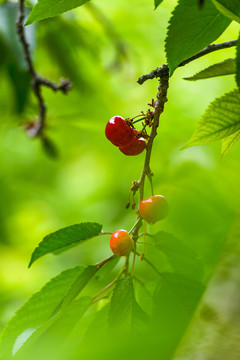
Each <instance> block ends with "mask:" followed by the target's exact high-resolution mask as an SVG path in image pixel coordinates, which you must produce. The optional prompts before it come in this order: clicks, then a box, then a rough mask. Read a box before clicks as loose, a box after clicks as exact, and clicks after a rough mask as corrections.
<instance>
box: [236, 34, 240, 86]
mask: <svg viewBox="0 0 240 360" xmlns="http://www.w3.org/2000/svg"><path fill="white" fill-rule="evenodd" d="M236 67H237V72H236V83H237V86H238V89H239V90H240V34H239V37H238V41H237V58H236Z"/></svg>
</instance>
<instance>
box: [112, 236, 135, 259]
mask: <svg viewBox="0 0 240 360" xmlns="http://www.w3.org/2000/svg"><path fill="white" fill-rule="evenodd" d="M133 246H134V242H133V239H132V238H131V236H130V235H129V233H128V232H127V231H126V230H117V231H115V232H114V233H113V234H112V236H111V239H110V248H111V250H112V252H113V253H114V254H115V255H117V256H124V255H127V254H129V253H130V251H132V249H133Z"/></svg>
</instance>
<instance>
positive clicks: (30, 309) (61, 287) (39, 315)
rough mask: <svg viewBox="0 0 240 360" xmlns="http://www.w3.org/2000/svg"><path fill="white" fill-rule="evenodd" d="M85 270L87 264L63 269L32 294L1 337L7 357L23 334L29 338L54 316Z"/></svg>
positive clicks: (2, 348)
mask: <svg viewBox="0 0 240 360" xmlns="http://www.w3.org/2000/svg"><path fill="white" fill-rule="evenodd" d="M84 270H85V266H76V267H74V268H72V269H68V270H65V271H63V272H62V273H61V274H59V275H57V276H56V277H54V278H53V279H51V280H50V281H49V282H48V283H47V284H46V285H44V287H43V288H42V289H41V290H40V291H38V292H37V293H35V294H34V295H32V297H31V298H30V299H29V300H28V301H27V302H26V303H25V304H24V305H23V306H22V307H21V308H20V309H19V310H18V311H17V312H16V314H15V315H14V316H13V318H12V319H11V320H10V321H9V323H8V325H7V326H6V328H5V329H4V331H3V333H2V335H1V338H0V346H1V352H2V353H3V354H4V356H5V358H6V359H8V357H9V356H10V354H11V352H12V350H13V346H14V343H15V341H16V339H17V338H18V337H19V336H20V335H21V334H25V339H26V340H27V338H28V337H29V336H31V334H32V333H34V331H35V330H36V329H37V328H38V327H39V326H40V325H41V324H43V323H44V322H46V321H48V320H49V319H50V318H51V317H52V314H53V312H54V311H55V309H56V308H57V306H58V305H59V303H61V301H62V300H63V298H64V297H65V295H66V294H67V293H68V292H69V290H70V288H71V286H72V283H73V282H74V281H75V280H76V279H77V278H78V277H79V275H80V274H81V273H83V272H84ZM22 338H23V336H22ZM15 347H16V345H15Z"/></svg>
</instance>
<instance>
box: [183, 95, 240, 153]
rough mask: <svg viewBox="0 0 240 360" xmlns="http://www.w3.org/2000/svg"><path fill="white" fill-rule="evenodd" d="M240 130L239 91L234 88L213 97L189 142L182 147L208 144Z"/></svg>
mask: <svg viewBox="0 0 240 360" xmlns="http://www.w3.org/2000/svg"><path fill="white" fill-rule="evenodd" d="M238 130H240V93H239V90H234V91H232V92H230V93H227V94H225V95H224V96H222V97H220V98H218V99H215V100H214V101H213V102H212V103H211V104H210V105H209V107H208V108H207V110H206V111H205V113H204V114H203V116H202V119H201V120H200V122H199V124H198V126H197V127H196V129H195V131H194V133H193V135H192V137H191V139H190V140H189V142H188V143H187V144H186V145H184V146H183V148H182V149H186V148H188V147H191V146H194V145H203V144H208V143H209V142H212V141H217V140H220V139H223V138H225V137H227V136H230V135H231V134H233V133H235V132H236V131H238Z"/></svg>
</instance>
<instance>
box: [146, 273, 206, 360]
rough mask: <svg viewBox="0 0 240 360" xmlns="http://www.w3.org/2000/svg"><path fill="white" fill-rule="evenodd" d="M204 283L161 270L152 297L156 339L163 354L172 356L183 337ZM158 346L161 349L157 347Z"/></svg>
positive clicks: (166, 357)
mask: <svg viewBox="0 0 240 360" xmlns="http://www.w3.org/2000/svg"><path fill="white" fill-rule="evenodd" d="M203 290H204V287H203V286H202V284H201V283H199V282H197V281H195V280H193V279H189V278H187V277H186V276H184V275H181V274H176V273H162V274H161V280H160V281H159V282H158V286H157V288H156V291H155V294H154V298H153V330H152V336H153V338H154V340H153V341H154V343H156V344H158V348H159V350H160V351H161V358H163V359H170V358H171V356H172V354H173V353H174V351H175V349H176V347H177V345H178V343H179V341H180V339H181V338H182V336H183V334H184V332H185V330H186V328H187V326H188V324H189V322H190V320H191V318H192V315H193V312H194V311H195V308H196V306H197V304H198V302H199V300H200V298H201V295H202V293H203ZM156 350H158V349H156Z"/></svg>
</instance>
